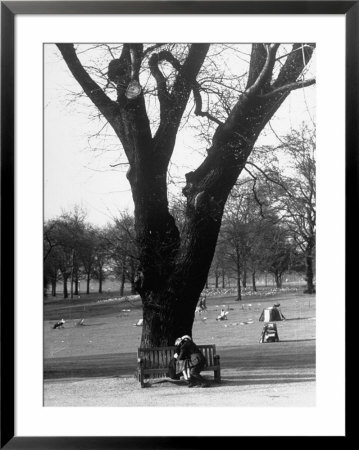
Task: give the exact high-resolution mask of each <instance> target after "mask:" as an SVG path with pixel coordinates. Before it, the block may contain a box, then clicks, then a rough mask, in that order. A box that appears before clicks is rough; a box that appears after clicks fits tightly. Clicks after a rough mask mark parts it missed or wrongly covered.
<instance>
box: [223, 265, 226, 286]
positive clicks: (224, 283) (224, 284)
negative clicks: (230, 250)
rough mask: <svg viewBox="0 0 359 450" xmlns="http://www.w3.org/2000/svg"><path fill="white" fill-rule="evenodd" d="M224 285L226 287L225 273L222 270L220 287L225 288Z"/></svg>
mask: <svg viewBox="0 0 359 450" xmlns="http://www.w3.org/2000/svg"><path fill="white" fill-rule="evenodd" d="M225 287H226V282H225V273H224V270H222V288H223V289H225Z"/></svg>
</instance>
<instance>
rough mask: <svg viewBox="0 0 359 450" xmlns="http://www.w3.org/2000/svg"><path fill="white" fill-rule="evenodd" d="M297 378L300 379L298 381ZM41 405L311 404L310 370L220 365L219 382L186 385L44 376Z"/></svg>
mask: <svg viewBox="0 0 359 450" xmlns="http://www.w3.org/2000/svg"><path fill="white" fill-rule="evenodd" d="M298 380H299V381H298ZM44 396H45V406H57V405H58V404H59V398H61V406H122V407H126V406H245V407H248V406H258V407H265V406H296V407H300V406H306V407H308V406H315V381H313V371H312V370H306V371H304V372H303V371H302V373H301V374H300V377H298V374H297V373H294V372H293V371H286V372H281V374H280V375H279V374H278V373H277V371H270V372H268V371H265V372H264V371H255V372H253V371H252V372H251V375H248V374H245V373H239V372H238V371H230V370H225V371H223V381H222V383H221V384H220V385H217V384H211V386H210V387H209V388H205V389H204V388H192V389H188V387H187V385H186V384H185V383H184V382H183V381H179V382H170V381H158V382H152V383H151V384H150V386H149V387H146V388H144V389H141V388H140V386H139V383H138V381H137V380H135V379H134V378H92V379H85V380H77V381H73V380H72V381H71V380H69V381H64V380H62V381H47V382H45V384H44Z"/></svg>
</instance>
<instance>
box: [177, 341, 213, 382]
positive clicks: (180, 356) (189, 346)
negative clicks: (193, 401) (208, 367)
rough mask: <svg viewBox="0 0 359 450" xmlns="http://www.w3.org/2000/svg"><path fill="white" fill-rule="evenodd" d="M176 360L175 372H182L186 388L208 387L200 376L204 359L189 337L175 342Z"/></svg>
mask: <svg viewBox="0 0 359 450" xmlns="http://www.w3.org/2000/svg"><path fill="white" fill-rule="evenodd" d="M175 346H176V353H175V355H174V356H175V358H176V359H177V367H178V369H177V372H179V373H180V372H182V373H183V376H184V378H185V379H186V380H188V387H189V388H192V387H208V383H207V381H206V380H205V379H204V378H203V377H202V376H201V371H202V370H203V369H204V366H205V363H206V359H205V357H204V356H203V354H202V352H201V351H200V349H199V348H198V347H197V345H196V344H195V343H194V342H193V340H192V338H191V336H188V335H185V336H182V337H180V338H178V339H176V342H175Z"/></svg>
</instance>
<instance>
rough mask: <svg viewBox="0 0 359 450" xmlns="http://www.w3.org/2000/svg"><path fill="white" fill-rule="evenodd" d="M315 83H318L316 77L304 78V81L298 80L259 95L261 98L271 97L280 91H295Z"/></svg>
mask: <svg viewBox="0 0 359 450" xmlns="http://www.w3.org/2000/svg"><path fill="white" fill-rule="evenodd" d="M315 83H316V79H315V78H310V79H308V80H303V81H296V82H294V83H289V84H286V85H284V86H281V87H279V88H277V89H274V90H273V91H271V92H268V93H267V94H263V95H259V98H269V97H272V96H273V95H276V94H278V93H279V92H283V91H294V90H296V89H300V88H304V87H307V86H312V85H313V84H315Z"/></svg>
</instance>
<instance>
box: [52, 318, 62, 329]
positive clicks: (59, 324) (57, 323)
mask: <svg viewBox="0 0 359 450" xmlns="http://www.w3.org/2000/svg"><path fill="white" fill-rule="evenodd" d="M64 323H65V321H64V319H61V320H59V321H58V322H56V323H55V325H54V326H53V327H52V328H53V329H54V330H56V328H63V327H64Z"/></svg>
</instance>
